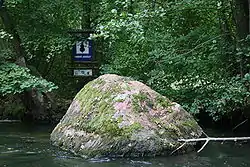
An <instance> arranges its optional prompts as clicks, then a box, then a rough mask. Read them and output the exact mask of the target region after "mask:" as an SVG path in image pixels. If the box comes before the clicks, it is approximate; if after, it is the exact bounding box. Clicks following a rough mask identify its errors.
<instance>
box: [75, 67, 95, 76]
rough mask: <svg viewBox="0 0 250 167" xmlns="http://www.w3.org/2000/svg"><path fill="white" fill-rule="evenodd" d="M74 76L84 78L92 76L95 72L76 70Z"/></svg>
mask: <svg viewBox="0 0 250 167" xmlns="http://www.w3.org/2000/svg"><path fill="white" fill-rule="evenodd" d="M73 75H74V76H84V77H86V76H92V75H93V71H92V69H74V71H73Z"/></svg>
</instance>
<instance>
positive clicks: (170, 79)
mask: <svg viewBox="0 0 250 167" xmlns="http://www.w3.org/2000/svg"><path fill="white" fill-rule="evenodd" d="M249 6H250V2H248V0H211V1H205V0H195V1H194V0H123V1H122V0H112V1H111V0H53V1H50V0H6V1H3V0H0V18H1V19H0V112H1V117H2V118H8V117H14V118H23V117H25V116H27V115H28V116H32V118H33V119H34V118H37V119H53V118H52V117H54V115H56V114H55V113H62V114H64V112H65V111H66V109H67V107H68V104H70V100H71V99H73V97H74V95H75V94H76V93H77V91H78V90H79V82H80V83H82V81H79V80H86V82H87V81H88V80H89V79H87V78H82V79H76V78H72V77H70V76H69V73H68V68H69V67H70V62H71V48H72V45H73V43H74V42H75V39H74V38H73V37H72V36H71V35H70V34H69V33H68V30H71V29H92V30H95V31H96V33H95V34H92V36H91V38H92V39H93V40H94V41H96V43H98V50H97V51H96V52H97V54H99V55H100V56H101V57H102V58H101V62H100V64H101V66H100V74H104V73H115V74H119V75H123V76H129V77H132V78H135V79H137V80H139V81H142V82H143V83H145V84H147V85H149V86H150V87H152V88H153V89H154V90H156V91H158V92H159V93H161V94H163V95H165V96H166V97H168V98H170V99H171V100H173V101H176V102H178V103H180V104H181V105H183V106H184V108H185V109H186V110H187V111H189V112H190V113H192V114H193V115H196V116H197V118H198V119H204V120H205V119H206V120H207V118H209V119H210V120H211V121H214V122H220V121H223V120H224V121H225V120H226V121H228V122H231V123H232V124H236V125H237V124H239V123H240V122H242V121H244V120H247V119H248V118H249V117H250V99H249V96H250V45H249V44H250V36H249V29H250V26H249V25H250V21H249V19H250V18H249V15H250V13H249V10H250V8H249ZM80 86H81V85H80ZM59 115H60V114H59ZM209 119H208V120H209Z"/></svg>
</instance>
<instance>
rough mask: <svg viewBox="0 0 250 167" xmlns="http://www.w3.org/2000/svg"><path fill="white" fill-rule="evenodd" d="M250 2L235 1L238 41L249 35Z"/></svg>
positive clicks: (244, 0) (245, 0) (243, 0)
mask: <svg viewBox="0 0 250 167" xmlns="http://www.w3.org/2000/svg"><path fill="white" fill-rule="evenodd" d="M248 1H250V0H235V8H236V9H235V20H236V32H237V37H238V39H239V40H241V39H245V38H246V37H247V35H248V34H249V28H250V26H249V4H248Z"/></svg>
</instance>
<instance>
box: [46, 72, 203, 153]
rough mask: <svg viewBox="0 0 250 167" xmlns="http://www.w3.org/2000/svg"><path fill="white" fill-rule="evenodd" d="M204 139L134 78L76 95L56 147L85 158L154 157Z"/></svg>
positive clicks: (101, 83) (101, 81)
mask: <svg viewBox="0 0 250 167" xmlns="http://www.w3.org/2000/svg"><path fill="white" fill-rule="evenodd" d="M201 133H202V130H201V128H200V127H199V125H198V124H197V123H196V122H195V120H194V119H193V118H192V116H190V115H189V114H188V113H187V112H186V111H185V110H184V109H183V108H181V107H180V105H178V104H177V103H174V102H171V101H170V100H168V99H167V98H166V97H164V96H161V95H160V94H159V93H157V92H155V91H153V90H152V89H150V88H149V87H148V86H146V85H144V84H142V83H140V82H137V81H133V80H132V79H130V78H126V77H121V76H117V75H103V76H101V77H99V78H97V79H95V80H93V81H91V82H89V83H88V84H87V85H85V87H84V88H83V89H82V90H81V91H80V92H79V93H78V94H77V95H76V97H75V98H74V100H73V102H72V104H71V106H70V107H69V109H68V111H67V113H66V114H65V116H64V117H63V119H62V120H61V121H60V123H59V124H58V125H57V127H56V128H55V129H54V130H53V132H52V134H51V141H52V143H53V144H54V145H57V146H60V147H61V148H63V149H66V150H70V151H72V152H74V153H75V154H78V155H82V156H90V157H92V156H155V155H166V154H167V153H169V152H171V151H173V150H174V149H176V148H177V147H178V146H179V145H180V143H179V142H178V141H177V139H178V138H183V137H189V138H191V137H192V138H195V137H199V136H200V135H201ZM189 147H190V148H192V146H191V145H190V146H189ZM185 150H187V149H185Z"/></svg>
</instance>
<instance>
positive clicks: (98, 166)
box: [0, 123, 250, 167]
mask: <svg viewBox="0 0 250 167" xmlns="http://www.w3.org/2000/svg"><path fill="white" fill-rule="evenodd" d="M51 130H52V127H49V126H44V125H42V126H41V125H40V126H37V125H36V126H35V125H24V124H20V123H0V167H160V166H162V167H203V166H205V167H245V166H246V167H250V145H249V144H248V143H236V144H235V143H232V142H226V143H224V144H221V143H215V142H211V143H209V144H208V145H207V146H206V148H205V149H204V150H203V151H202V152H201V153H199V154H198V153H191V154H187V155H181V156H172V157H156V158H130V159H129V158H124V159H109V158H103V159H88V160H86V159H82V158H80V157H77V156H74V155H72V154H71V153H68V152H65V151H62V150H60V149H58V148H55V147H52V146H51V145H50V142H49V134H50V132H51Z"/></svg>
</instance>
